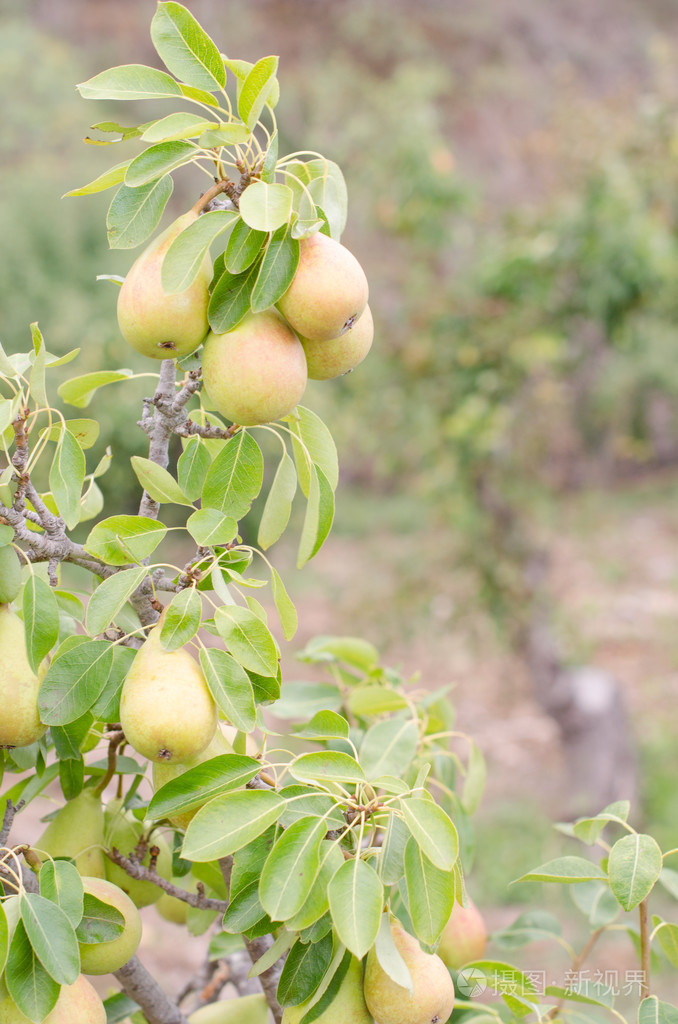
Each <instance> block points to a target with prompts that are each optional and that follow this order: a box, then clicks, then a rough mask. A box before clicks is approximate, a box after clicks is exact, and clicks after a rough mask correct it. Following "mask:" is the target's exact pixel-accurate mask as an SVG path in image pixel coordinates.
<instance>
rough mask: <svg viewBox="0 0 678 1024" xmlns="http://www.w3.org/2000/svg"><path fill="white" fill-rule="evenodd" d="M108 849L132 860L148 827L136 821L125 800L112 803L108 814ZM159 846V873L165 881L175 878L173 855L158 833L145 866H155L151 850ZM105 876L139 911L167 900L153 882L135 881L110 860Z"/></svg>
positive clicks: (106, 819)
mask: <svg viewBox="0 0 678 1024" xmlns="http://www.w3.org/2000/svg"><path fill="white" fill-rule="evenodd" d="M104 823H105V844H106V849H108V850H112V849H113V848H115V849H116V850H117V851H118V852H119V853H122V854H124V855H125V857H129V855H130V854H133V853H134V851H135V849H136V846H137V843H138V842H139V840H140V839H141V836H142V835H143V833H144V826H143V824H142V823H141V822H140V821H139V819H138V818H135V817H134V815H133V814H132V813H131V811H126V810H125V809H124V807H123V806H122V801H121V800H111V801H110V802H109V804H108V805H107V807H106V810H105V811H104ZM152 846H157V847H158V850H159V851H160V852H159V854H158V858H157V860H156V871H157V872H158V874H159V875H160V876H161V877H162V878H169V877H170V876H171V874H172V854H171V852H170V848H169V846H168V845H167V842H166V840H165V838H164V837H163V836H161V835H159V834H158V833H157V832H154V833H153V835H152V837H151V839H150V840H149V842H148V849H147V851H146V854H145V856H144V858H143V860H142V862H141V863H142V864H143V865H144V866H145V867H148V866H149V864H150V862H151V847H152ZM105 874H106V878H107V879H108V881H109V882H113V884H114V885H117V886H118V888H119V889H122V891H123V892H126V893H127V895H128V896H129V898H130V899H131V900H132V902H133V903H134V904H135V905H136V906H137V907H148V906H150V904H151V903H157V901H158V900H159V899H160V898H161V896H163V895H164V894H163V891H162V889H160V888H159V887H158V886H157V885H154V883H153V882H146V881H142V880H140V879H138V878H131V877H130V876H129V875H128V874H127V872H126V871H125V870H124V869H123V868H121V867H120V866H119V865H118V864H114V863H113V861H112V860H109V858H108V857H106V863H105Z"/></svg>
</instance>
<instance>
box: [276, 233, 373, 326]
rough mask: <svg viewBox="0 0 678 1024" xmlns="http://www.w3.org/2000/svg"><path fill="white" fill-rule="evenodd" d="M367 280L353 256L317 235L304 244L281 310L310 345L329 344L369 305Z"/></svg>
mask: <svg viewBox="0 0 678 1024" xmlns="http://www.w3.org/2000/svg"><path fill="white" fill-rule="evenodd" d="M368 293H369V289H368V285H367V278H366V277H365V272H364V270H363V268H362V267H361V266H360V264H359V263H358V261H357V259H356V258H355V256H354V255H353V253H352V252H349V250H348V249H347V248H346V247H345V246H344V245H342V244H341V243H340V242H336V241H335V240H334V239H333V238H330V237H329V236H328V235H324V234H322V232H320V231H318V232H317V233H316V234H315V235H311V237H310V238H304V239H302V241H301V245H300V253H299V266H298V267H297V271H296V273H295V275H294V278H293V280H292V283H291V285H290V286H289V288H288V289H287V291H286V292H285V294H284V295H283V297H282V298H281V299H280V300H279V301H278V309H279V310H280V312H281V313H282V315H283V316H284V317H285V319H286V320H287V322H288V323H289V324H290V326H291V327H293V328H294V330H295V331H296V332H297V334H299V335H301V337H303V338H309V339H310V340H311V341H330V339H332V338H338V337H339V336H340V335H341V334H344V332H345V331H348V330H350V328H351V327H353V324H354V323H356V321H357V320H358V318H359V317H360V315H361V313H362V312H363V310H364V309H365V306H366V305H367V298H368Z"/></svg>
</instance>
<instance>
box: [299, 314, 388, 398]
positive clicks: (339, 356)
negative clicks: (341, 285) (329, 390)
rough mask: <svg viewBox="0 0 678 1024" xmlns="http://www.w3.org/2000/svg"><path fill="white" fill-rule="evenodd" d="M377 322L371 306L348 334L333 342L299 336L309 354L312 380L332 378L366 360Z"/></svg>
mask: <svg viewBox="0 0 678 1024" xmlns="http://www.w3.org/2000/svg"><path fill="white" fill-rule="evenodd" d="M373 338H374V321H373V319H372V311H371V310H370V307H369V306H365V311H364V313H363V315H362V316H361V317H360V320H358V322H357V323H356V324H354V325H353V327H351V328H349V330H348V331H346V333H345V334H342V335H340V337H338V338H332V339H331V340H330V341H310V340H309V339H308V338H302V337H300V338H299V341H300V342H301V344H302V345H303V348H304V352H305V353H306V365H307V367H308V376H309V379H310V380H332V379H333V378H334V377H341V375H342V374H343V373H348V371H349V370H352V369H353V368H354V367H355V366H357V365H358V363H362V361H363V359H364V358H365V356H366V355H367V353H368V352H369V351H370V348H371V347H372V339H373Z"/></svg>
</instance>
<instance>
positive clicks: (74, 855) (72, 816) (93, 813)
mask: <svg viewBox="0 0 678 1024" xmlns="http://www.w3.org/2000/svg"><path fill="white" fill-rule="evenodd" d="M103 846H104V812H103V808H102V806H101V797H100V796H99V795H98V794H97V793H95V792H94V790H93V789H83V790H81V792H80V793H78V795H77V796H76V797H74V798H73V800H69V801H68V803H67V804H65V805H64V806H63V807H62V808H61V809H60V810H59V811H57V814H56V817H54V818H52V820H51V821H50V823H49V825H48V826H47V828H46V829H45V831H44V832H43V834H42V836H41V837H40V839H38V841H37V842H36V844H35V848H36V849H37V850H38V852H39V853H48V854H50V856H52V857H70V858H71V859H72V860H74V861H75V866H76V868H77V869H78V871H79V872H80V874H81V875H96V876H97V877H98V878H103V877H104V853H103Z"/></svg>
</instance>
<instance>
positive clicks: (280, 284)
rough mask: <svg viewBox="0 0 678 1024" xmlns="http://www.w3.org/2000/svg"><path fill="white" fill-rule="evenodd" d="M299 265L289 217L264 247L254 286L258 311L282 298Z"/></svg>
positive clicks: (297, 248) (267, 186) (253, 306)
mask: <svg viewBox="0 0 678 1024" xmlns="http://www.w3.org/2000/svg"><path fill="white" fill-rule="evenodd" d="M262 184H263V183H262ZM264 187H265V188H273V187H274V186H273V185H266V186H264ZM280 187H281V188H284V187H285V186H284V185H281V186H280ZM248 191H249V189H248ZM245 195H247V192H246V193H245ZM241 212H242V211H241ZM298 265H299V242H298V241H297V240H296V239H295V238H292V236H291V234H290V225H289V224H288V223H287V221H285V222H284V223H283V224H282V225H281V226H280V227H279V228H278V229H277V230H276V231H274V232H273V234H272V235H271V237H270V238H269V240H268V243H267V244H266V248H265V249H264V256H263V259H262V261H261V264H260V267H259V274H258V275H257V280H256V283H255V285H254V288H253V290H252V311H253V312H254V313H261V312H263V311H264V310H265V309H268V307H269V306H273V305H274V304H275V303H276V302H277V301H278V299H280V298H282V296H283V295H284V294H285V292H286V291H287V289H288V288H289V286H290V285H291V283H292V278H293V277H294V275H295V274H296V272H297V267H298Z"/></svg>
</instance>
